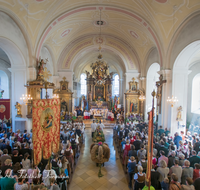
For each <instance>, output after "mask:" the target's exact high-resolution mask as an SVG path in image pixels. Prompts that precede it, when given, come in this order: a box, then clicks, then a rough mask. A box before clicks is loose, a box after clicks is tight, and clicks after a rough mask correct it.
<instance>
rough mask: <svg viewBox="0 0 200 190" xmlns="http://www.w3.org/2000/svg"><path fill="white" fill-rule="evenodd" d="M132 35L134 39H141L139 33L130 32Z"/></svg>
mask: <svg viewBox="0 0 200 190" xmlns="http://www.w3.org/2000/svg"><path fill="white" fill-rule="evenodd" d="M130 34H131V36H133V37H134V38H136V39H138V38H139V36H138V35H137V33H136V32H134V31H130Z"/></svg>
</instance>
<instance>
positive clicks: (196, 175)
mask: <svg viewBox="0 0 200 190" xmlns="http://www.w3.org/2000/svg"><path fill="white" fill-rule="evenodd" d="M113 137H114V140H115V142H116V143H117V146H118V151H119V153H120V158H121V161H122V164H123V165H124V169H125V171H126V172H127V173H128V176H129V188H130V189H134V190H139V189H143V190H147V189H148V185H149V182H147V181H146V171H147V159H148V158H147V152H148V151H149V150H148V124H147V123H145V122H143V123H142V122H139V123H138V124H135V123H134V122H130V123H126V124H124V123H119V122H118V121H117V122H116V125H115V127H114V129H113ZM150 183H151V186H150V189H151V190H154V189H155V190H160V189H162V190H199V189H200V138H199V136H198V135H197V134H196V135H194V136H191V134H190V132H188V133H187V135H184V132H183V131H181V134H180V135H179V133H175V134H174V136H173V137H172V136H170V131H168V129H165V130H164V129H163V128H162V126H160V127H159V129H158V130H156V127H155V126H154V139H153V157H152V168H151V182H150ZM133 184H134V185H133Z"/></svg>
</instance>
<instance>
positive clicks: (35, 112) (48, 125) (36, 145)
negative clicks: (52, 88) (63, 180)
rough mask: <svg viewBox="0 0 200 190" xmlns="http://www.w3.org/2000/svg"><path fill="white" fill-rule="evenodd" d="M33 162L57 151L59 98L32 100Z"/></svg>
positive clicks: (37, 162)
mask: <svg viewBox="0 0 200 190" xmlns="http://www.w3.org/2000/svg"><path fill="white" fill-rule="evenodd" d="M32 120H33V150H34V164H36V165H38V164H39V163H40V161H41V159H42V156H43V158H44V159H48V158H49V157H50V156H51V154H52V152H54V153H57V152H58V150H59V143H60V99H40V100H33V109H32Z"/></svg>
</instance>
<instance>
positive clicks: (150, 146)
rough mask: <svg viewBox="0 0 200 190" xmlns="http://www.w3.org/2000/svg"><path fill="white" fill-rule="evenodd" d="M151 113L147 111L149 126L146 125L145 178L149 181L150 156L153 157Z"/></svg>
mask: <svg viewBox="0 0 200 190" xmlns="http://www.w3.org/2000/svg"><path fill="white" fill-rule="evenodd" d="M153 130H154V129H153V113H152V111H150V112H149V127H148V152H147V159H148V160H147V173H146V175H147V177H146V180H147V181H148V182H149V181H151V168H152V157H153V132H154V131H153Z"/></svg>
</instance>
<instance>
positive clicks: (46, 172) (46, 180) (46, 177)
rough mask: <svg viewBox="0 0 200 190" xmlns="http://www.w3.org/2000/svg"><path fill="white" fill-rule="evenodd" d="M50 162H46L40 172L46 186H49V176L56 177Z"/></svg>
mask: <svg viewBox="0 0 200 190" xmlns="http://www.w3.org/2000/svg"><path fill="white" fill-rule="evenodd" d="M51 168H52V164H51V163H50V164H47V165H46V167H45V169H44V171H43V173H42V180H43V183H44V185H45V186H46V187H48V188H49V187H50V178H55V179H56V178H57V175H56V172H55V170H53V169H51Z"/></svg>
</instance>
